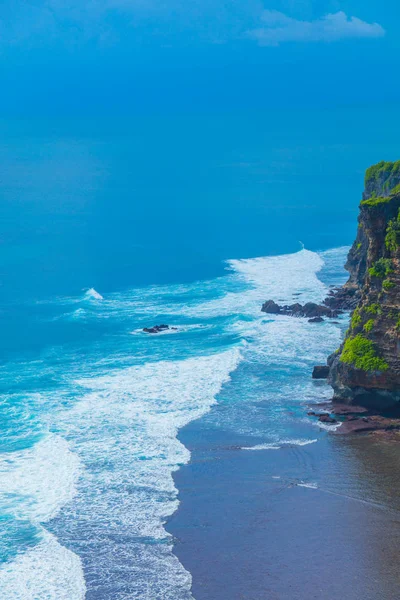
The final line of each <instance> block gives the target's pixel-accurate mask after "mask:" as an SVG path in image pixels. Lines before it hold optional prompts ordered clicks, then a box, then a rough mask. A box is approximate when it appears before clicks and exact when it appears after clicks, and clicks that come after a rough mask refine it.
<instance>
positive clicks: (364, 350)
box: [340, 333, 389, 371]
mask: <svg viewBox="0 0 400 600" xmlns="http://www.w3.org/2000/svg"><path fill="white" fill-rule="evenodd" d="M340 362H343V363H347V364H349V365H353V366H354V367H355V368H356V369H361V370H362V371H386V370H387V369H388V368H389V365H388V364H387V362H386V361H385V360H383V358H380V357H379V356H378V354H377V352H376V349H375V345H374V343H373V342H371V340H368V339H367V338H366V337H364V336H363V335H361V334H360V333H359V334H358V335H356V336H355V337H350V338H348V339H347V340H346V341H345V343H344V346H343V350H342V354H341V356H340Z"/></svg>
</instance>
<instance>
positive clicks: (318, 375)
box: [312, 365, 329, 379]
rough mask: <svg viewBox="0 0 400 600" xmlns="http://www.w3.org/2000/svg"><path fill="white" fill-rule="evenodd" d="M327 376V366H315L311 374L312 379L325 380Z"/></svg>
mask: <svg viewBox="0 0 400 600" xmlns="http://www.w3.org/2000/svg"><path fill="white" fill-rule="evenodd" d="M328 376H329V367H328V366H327V365H316V366H315V367H314V369H313V372H312V378H313V379H327V378H328Z"/></svg>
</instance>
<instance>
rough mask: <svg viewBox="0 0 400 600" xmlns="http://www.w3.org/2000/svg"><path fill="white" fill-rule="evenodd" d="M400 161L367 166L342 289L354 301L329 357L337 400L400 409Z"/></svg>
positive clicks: (330, 377)
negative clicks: (340, 338)
mask: <svg viewBox="0 0 400 600" xmlns="http://www.w3.org/2000/svg"><path fill="white" fill-rule="evenodd" d="M399 209H400V161H398V162H396V163H387V162H382V163H378V164H377V165H374V166H373V167H370V169H368V170H367V173H366V177H365V191H364V194H363V199H362V201H361V204H360V215H359V218H358V233H357V237H356V240H355V242H354V244H353V246H352V248H351V250H350V252H349V256H348V261H347V264H346V268H347V269H348V271H349V272H350V278H349V281H348V282H347V284H346V285H345V289H346V290H347V291H348V292H349V293H351V294H353V297H354V298H355V299H357V307H356V309H355V310H354V312H353V314H352V318H351V324H350V328H349V330H348V332H347V334H346V337H345V340H344V343H343V344H342V346H341V347H340V348H339V350H338V351H337V352H336V353H335V354H333V355H332V356H331V357H330V358H329V361H328V363H329V365H330V373H329V381H330V383H331V385H332V387H333V389H334V396H335V398H336V399H338V400H340V401H342V402H343V401H344V402H348V403H350V404H358V405H360V404H361V405H364V406H369V407H374V408H377V409H381V410H385V409H387V408H392V407H394V406H398V407H399V408H400V213H399Z"/></svg>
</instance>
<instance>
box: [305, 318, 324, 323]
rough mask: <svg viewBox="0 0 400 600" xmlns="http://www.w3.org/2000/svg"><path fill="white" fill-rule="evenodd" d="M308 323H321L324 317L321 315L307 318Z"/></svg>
mask: <svg viewBox="0 0 400 600" xmlns="http://www.w3.org/2000/svg"><path fill="white" fill-rule="evenodd" d="M308 322H309V323H323V322H324V319H323V318H322V317H313V318H312V319H308Z"/></svg>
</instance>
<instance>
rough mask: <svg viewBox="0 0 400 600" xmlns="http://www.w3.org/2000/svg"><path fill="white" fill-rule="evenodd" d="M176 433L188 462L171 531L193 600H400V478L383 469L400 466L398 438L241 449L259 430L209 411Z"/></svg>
mask: <svg viewBox="0 0 400 600" xmlns="http://www.w3.org/2000/svg"><path fill="white" fill-rule="evenodd" d="M213 410H218V406H217V407H215V408H214V409H213ZM178 437H179V440H180V441H181V442H182V443H183V444H184V445H185V446H186V447H187V448H188V449H189V450H190V452H191V461H190V463H189V464H187V465H185V466H183V467H181V468H180V470H179V471H177V472H176V473H175V474H174V482H175V486H176V487H177V489H178V490H179V496H178V497H179V501H180V502H179V507H178V510H177V511H176V512H175V513H174V515H172V516H171V517H170V518H169V519H168V521H167V523H166V529H167V531H168V532H170V533H171V534H172V535H173V536H174V539H175V544H174V549H173V552H174V554H175V555H176V556H177V557H178V559H179V561H180V562H181V564H182V565H183V567H184V568H185V569H186V570H188V571H189V573H190V574H191V576H192V582H193V583H192V594H193V596H194V598H195V600H226V598H230V599H232V600H236V599H237V600H239V599H243V598H246V600H262V599H264V598H265V600H267V599H268V600H293V598H296V599H299V600H303V599H304V600H306V599H309V598H321V594H323V597H324V598H327V599H329V600H339V598H343V593H344V592H343V590H345V594H346V595H345V597H346V600H359V598H360V597H363V598H365V599H367V600H376V598H377V597H383V598H385V599H387V600H389V599H391V598H393V600H394V598H396V597H397V596H396V594H397V592H398V589H399V587H398V586H399V584H400V579H399V576H398V573H397V548H398V543H399V541H400V526H398V525H397V523H396V525H394V523H393V518H395V519H396V520H397V515H398V513H399V511H400V501H399V500H398V499H397V498H399V497H400V483H399V482H398V481H396V477H395V476H393V473H395V472H396V471H395V470H394V469H393V466H392V464H389V465H387V468H386V469H385V470H384V471H383V472H382V471H381V473H379V469H378V465H380V462H381V460H382V454H383V455H384V456H385V455H388V456H390V457H391V461H392V463H393V462H395V464H396V465H398V464H400V447H399V446H398V445H397V444H396V445H393V444H390V443H387V442H386V441H385V440H379V439H374V440H371V439H366V436H331V435H329V433H327V432H323V431H321V432H320V433H319V434H318V435H317V436H316V437H317V438H318V443H313V444H308V445H306V446H302V447H287V448H281V449H279V450H278V449H277V450H275V451H274V450H261V451H257V452H244V451H241V450H240V448H243V447H244V446H246V445H251V443H252V441H254V439H253V438H252V437H251V436H239V435H236V434H233V433H232V432H228V431H218V430H216V429H212V428H210V427H209V426H208V424H207V423H206V422H205V421H204V417H203V418H201V419H199V420H198V421H193V422H191V423H190V424H189V425H187V426H186V427H184V428H183V429H182V430H181V431H180V432H179V436H178ZM253 445H254V444H253ZM353 452H354V453H355V454H356V460H355V458H354V456H353ZM362 459H363V460H364V461H365V462H368V461H369V463H370V465H369V468H368V469H366V473H364V474H362V473H360V472H359V465H357V468H356V469H355V466H354V463H355V462H357V460H362ZM377 469H378V470H377ZM368 471H372V475H373V477H370V476H369V474H368ZM296 474H297V475H296ZM355 476H357V479H356V481H355V482H354V480H353V478H354V477H355ZM366 489H367V493H365V490H366ZM387 489H391V490H392V496H391V497H390V502H389V503H387V498H386V495H385V494H384V493H382V490H383V491H385V490H387ZM394 490H397V491H398V492H399V494H397V495H396V494H394V493H393V491H394ZM367 540H369V541H370V542H371V543H367ZM377 552H378V553H379V556H380V557H381V558H382V559H383V563H381V561H380V562H379V564H377V562H376V553H377ZM381 564H385V573H382V572H381V570H380V569H381ZM332 565H334V575H332Z"/></svg>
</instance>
